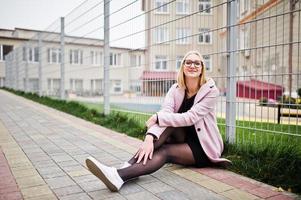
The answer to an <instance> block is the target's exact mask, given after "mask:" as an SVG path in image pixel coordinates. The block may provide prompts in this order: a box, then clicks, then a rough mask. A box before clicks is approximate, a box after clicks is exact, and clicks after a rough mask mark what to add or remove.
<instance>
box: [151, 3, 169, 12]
mask: <svg viewBox="0 0 301 200" xmlns="http://www.w3.org/2000/svg"><path fill="white" fill-rule="evenodd" d="M167 3H168V1H167V0H154V8H157V9H155V14H169V6H168V5H164V4H167ZM162 5H164V6H162Z"/></svg>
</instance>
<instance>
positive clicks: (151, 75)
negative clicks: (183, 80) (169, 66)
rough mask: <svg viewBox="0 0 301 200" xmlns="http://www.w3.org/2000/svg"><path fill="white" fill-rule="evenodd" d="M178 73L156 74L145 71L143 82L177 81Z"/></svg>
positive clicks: (142, 77)
mask: <svg viewBox="0 0 301 200" xmlns="http://www.w3.org/2000/svg"><path fill="white" fill-rule="evenodd" d="M177 74H178V73H177V72H171V71H169V72H155V71H143V74H142V76H141V77H140V79H141V80H176V79H177Z"/></svg>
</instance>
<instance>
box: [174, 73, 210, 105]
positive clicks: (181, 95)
mask: <svg viewBox="0 0 301 200" xmlns="http://www.w3.org/2000/svg"><path fill="white" fill-rule="evenodd" d="M213 87H215V82H214V80H213V79H212V78H208V79H207V81H206V83H205V84H204V85H203V86H202V87H201V88H200V89H199V91H198V92H197V94H196V97H195V99H194V103H193V104H196V103H197V102H198V101H199V100H201V99H202V98H203V97H204V96H205V95H206V94H207V93H208V92H209V91H210V90H211V88H213ZM176 89H177V97H176V99H179V101H180V103H179V104H181V103H182V102H183V99H184V96H185V90H184V89H181V88H180V87H179V86H178V85H177V87H176ZM179 106H181V105H178V107H179Z"/></svg>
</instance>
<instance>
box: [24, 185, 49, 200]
mask: <svg viewBox="0 0 301 200" xmlns="http://www.w3.org/2000/svg"><path fill="white" fill-rule="evenodd" d="M21 192H22V195H23V197H24V198H25V199H27V198H32V197H37V196H43V195H51V194H52V192H51V190H50V189H49V187H48V186H47V185H41V186H36V187H30V188H24V189H22V190H21Z"/></svg>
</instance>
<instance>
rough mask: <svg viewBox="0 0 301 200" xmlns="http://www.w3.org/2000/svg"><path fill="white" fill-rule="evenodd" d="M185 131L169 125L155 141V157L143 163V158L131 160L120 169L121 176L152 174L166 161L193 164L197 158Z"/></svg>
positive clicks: (130, 177) (125, 179)
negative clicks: (187, 141) (186, 141)
mask: <svg viewBox="0 0 301 200" xmlns="http://www.w3.org/2000/svg"><path fill="white" fill-rule="evenodd" d="M185 134H186V133H185V131H184V129H183V128H173V127H168V128H166V130H165V131H164V132H163V133H162V135H161V136H160V138H159V140H157V141H154V153H153V158H152V159H151V160H150V159H148V160H147V163H146V165H143V160H142V161H141V162H140V163H136V161H137V159H136V158H135V157H133V158H131V159H130V160H129V163H130V164H132V165H131V166H129V167H127V168H123V169H118V173H119V175H120V177H121V178H122V179H123V180H124V181H127V180H130V179H132V178H135V177H138V176H141V175H146V174H151V173H153V172H155V171H157V170H158V169H160V168H161V167H162V166H163V165H164V164H165V163H175V164H181V165H193V164H195V160H194V157H193V154H192V151H191V149H190V147H189V146H188V144H187V143H184V140H185Z"/></svg>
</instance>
